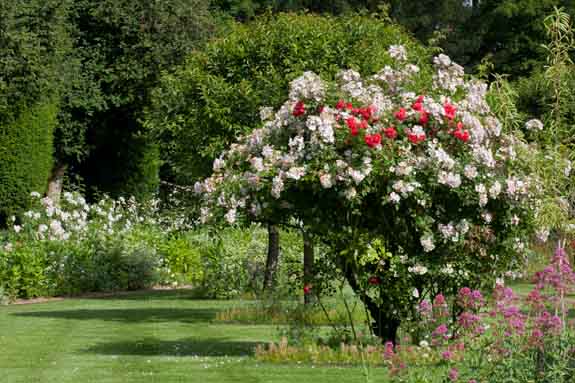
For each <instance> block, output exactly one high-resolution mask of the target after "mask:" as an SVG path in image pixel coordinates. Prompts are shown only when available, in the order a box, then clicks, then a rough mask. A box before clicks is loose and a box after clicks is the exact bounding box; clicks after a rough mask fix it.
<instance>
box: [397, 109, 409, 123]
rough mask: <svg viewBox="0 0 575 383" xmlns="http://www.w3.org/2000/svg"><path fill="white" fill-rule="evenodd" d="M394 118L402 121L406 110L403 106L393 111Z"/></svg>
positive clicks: (405, 115)
mask: <svg viewBox="0 0 575 383" xmlns="http://www.w3.org/2000/svg"><path fill="white" fill-rule="evenodd" d="M395 118H397V119H398V120H399V121H403V120H405V119H406V118H407V111H406V110H405V108H400V109H399V110H398V111H397V112H395Z"/></svg>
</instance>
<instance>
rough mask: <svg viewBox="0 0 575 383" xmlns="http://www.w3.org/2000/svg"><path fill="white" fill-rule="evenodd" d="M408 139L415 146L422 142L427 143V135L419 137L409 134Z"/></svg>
mask: <svg viewBox="0 0 575 383" xmlns="http://www.w3.org/2000/svg"><path fill="white" fill-rule="evenodd" d="M407 139H408V140H409V141H410V142H411V143H413V144H419V143H420V142H422V141H425V133H422V134H419V135H418V134H414V133H408V134H407Z"/></svg>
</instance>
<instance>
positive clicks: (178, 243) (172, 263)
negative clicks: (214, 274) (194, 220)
mask: <svg viewBox="0 0 575 383" xmlns="http://www.w3.org/2000/svg"><path fill="white" fill-rule="evenodd" d="M157 247H158V252H159V254H160V256H161V257H162V259H163V262H164V265H165V266H166V267H167V268H168V269H169V270H170V272H171V273H173V274H174V275H175V277H176V279H177V280H179V281H181V282H183V283H186V284H187V283H191V284H197V283H200V282H201V281H202V278H203V276H204V270H203V267H202V260H201V251H200V249H199V248H197V247H194V246H193V245H192V242H191V241H190V240H188V238H187V237H186V236H185V235H183V234H177V235H174V236H172V237H169V238H167V239H166V240H164V241H161V242H160V243H158V245H157Z"/></svg>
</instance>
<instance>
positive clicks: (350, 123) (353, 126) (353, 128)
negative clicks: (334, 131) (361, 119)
mask: <svg viewBox="0 0 575 383" xmlns="http://www.w3.org/2000/svg"><path fill="white" fill-rule="evenodd" d="M345 123H346V124H347V127H348V128H349V131H350V133H351V135H352V136H357V133H358V132H359V128H358V127H357V121H356V119H355V117H349V118H347V119H346V120H345Z"/></svg>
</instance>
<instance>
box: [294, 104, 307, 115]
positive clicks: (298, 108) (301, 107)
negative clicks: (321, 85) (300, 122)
mask: <svg viewBox="0 0 575 383" xmlns="http://www.w3.org/2000/svg"><path fill="white" fill-rule="evenodd" d="M304 113H305V104H304V103H303V101H298V102H296V104H295V106H294V108H293V111H292V114H293V115H294V116H296V117H298V116H301V115H302V114H304Z"/></svg>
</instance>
